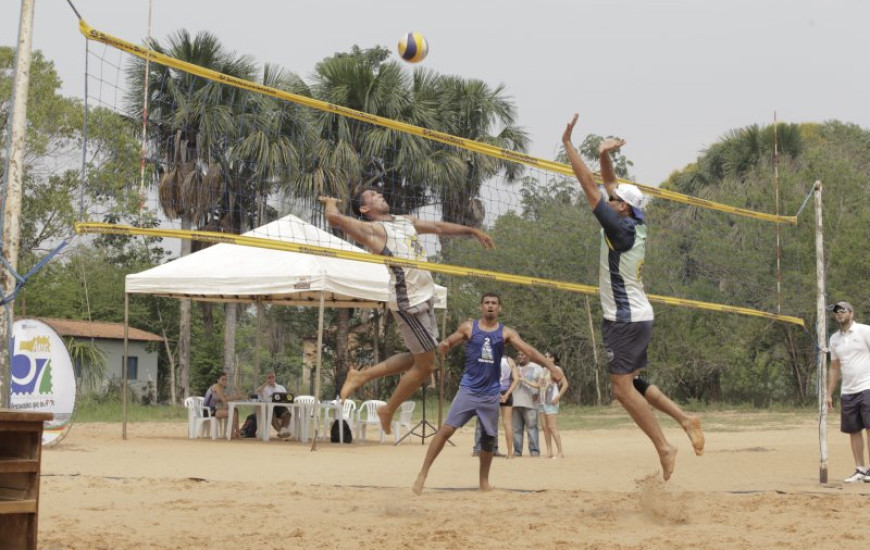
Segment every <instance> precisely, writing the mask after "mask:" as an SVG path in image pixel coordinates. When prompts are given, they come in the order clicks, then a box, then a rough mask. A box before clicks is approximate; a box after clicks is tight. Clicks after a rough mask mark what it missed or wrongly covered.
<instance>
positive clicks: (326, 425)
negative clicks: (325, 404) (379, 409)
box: [321, 399, 356, 439]
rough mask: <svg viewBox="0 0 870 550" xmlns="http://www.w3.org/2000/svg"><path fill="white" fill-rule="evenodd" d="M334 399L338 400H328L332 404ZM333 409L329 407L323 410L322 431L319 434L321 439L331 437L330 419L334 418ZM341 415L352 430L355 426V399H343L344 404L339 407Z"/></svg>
mask: <svg viewBox="0 0 870 550" xmlns="http://www.w3.org/2000/svg"><path fill="white" fill-rule="evenodd" d="M336 401H338V400H335V401H330V402H329V403H330V404H331V405H334V404H335V402H336ZM334 411H335V409H334V408H332V407H329V408H327V409H325V410H324V412H323V433H322V434H321V438H323V439H329V438H330V437H331V433H330V430H331V429H332V421H333V420H334V418H333V412H334ZM341 416H342V418H344V420H345V421H347V424H348V425H349V426H350V429H351V431H352V430H354V428H355V427H356V420H355V417H356V401H354V400H353V399H345V400H344V405H342V408H341Z"/></svg>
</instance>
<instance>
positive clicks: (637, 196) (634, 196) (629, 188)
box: [613, 183, 643, 220]
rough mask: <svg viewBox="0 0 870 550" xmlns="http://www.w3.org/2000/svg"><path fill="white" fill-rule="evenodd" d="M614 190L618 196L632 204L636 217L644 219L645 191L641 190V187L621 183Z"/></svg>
mask: <svg viewBox="0 0 870 550" xmlns="http://www.w3.org/2000/svg"><path fill="white" fill-rule="evenodd" d="M613 192H614V193H615V194H616V196H617V197H619V198H620V199H622V200H624V201H625V202H626V203H627V204H628V205H629V206H631V210H632V211H633V212H634V217H635V218H637V219H639V220H642V219H643V193H641V192H640V189H638V187H637V186H636V185H632V184H630V183H620V184H619V185H617V186H616V189H615V190H614V191H613Z"/></svg>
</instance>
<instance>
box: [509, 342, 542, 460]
mask: <svg viewBox="0 0 870 550" xmlns="http://www.w3.org/2000/svg"><path fill="white" fill-rule="evenodd" d="M517 364H518V365H519V367H518V369H517V370H518V371H519V375H520V376H519V384H518V385H517V387H516V389H515V390H514V393H513V398H514V405H513V424H514V456H523V431H525V433H526V436H527V437H528V440H529V456H540V454H541V449H540V447H539V446H538V410H537V404H536V403H535V402H536V401H537V395H538V388H539V385H538V378H539V377H540V375H541V367H540V366H538V365H537V363H532V362H530V361H529V357H528V356H527V355H526V354H525V353H522V352H519V353H517Z"/></svg>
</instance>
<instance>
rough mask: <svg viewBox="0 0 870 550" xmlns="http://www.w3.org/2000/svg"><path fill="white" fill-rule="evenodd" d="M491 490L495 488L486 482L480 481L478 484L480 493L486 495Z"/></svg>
mask: <svg viewBox="0 0 870 550" xmlns="http://www.w3.org/2000/svg"><path fill="white" fill-rule="evenodd" d="M493 489H495V487H493V486H492V485H490V484H489V482H488V481H481V482H480V490H481V492H484V493H488V492H490V491H492V490H493Z"/></svg>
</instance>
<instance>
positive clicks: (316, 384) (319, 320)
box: [314, 291, 325, 400]
mask: <svg viewBox="0 0 870 550" xmlns="http://www.w3.org/2000/svg"><path fill="white" fill-rule="evenodd" d="M324 301H325V298H324V292H322V291H321V292H320V311H319V312H318V315H317V364H316V366H315V371H314V372H315V374H314V398H315V399H317V400H320V366H321V362H322V361H323V308H324Z"/></svg>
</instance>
